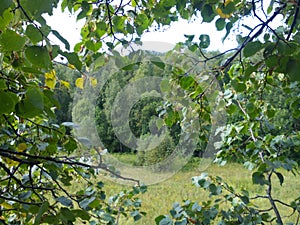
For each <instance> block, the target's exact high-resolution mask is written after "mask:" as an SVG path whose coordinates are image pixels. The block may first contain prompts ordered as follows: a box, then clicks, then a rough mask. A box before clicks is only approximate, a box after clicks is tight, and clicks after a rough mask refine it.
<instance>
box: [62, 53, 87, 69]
mask: <svg viewBox="0 0 300 225" xmlns="http://www.w3.org/2000/svg"><path fill="white" fill-rule="evenodd" d="M59 53H60V54H61V55H63V56H64V57H66V58H67V60H68V62H69V63H70V64H72V65H74V66H75V67H76V69H77V70H81V69H82V63H81V61H80V59H79V57H78V55H77V54H76V53H74V52H72V53H69V52H63V51H59Z"/></svg>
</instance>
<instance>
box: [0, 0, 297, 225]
mask: <svg viewBox="0 0 300 225" xmlns="http://www.w3.org/2000/svg"><path fill="white" fill-rule="evenodd" d="M57 7H60V8H61V10H62V11H68V12H69V13H72V14H73V13H76V16H77V20H82V19H84V20H85V24H84V26H83V27H82V29H81V31H80V34H81V40H80V42H79V43H77V44H76V45H75V46H74V49H71V46H70V44H69V42H68V40H67V39H66V38H65V37H63V36H62V35H61V34H60V33H59V32H58V31H56V30H53V29H52V28H51V27H50V26H49V25H48V24H47V21H46V20H45V18H44V16H45V15H52V13H53V10H54V9H55V8H57ZM299 9H300V1H299V0H282V1H274V0H270V1H264V0H251V1H250V0H242V1H237V0H226V1H221V0H160V1H156V0H150V1H144V0H130V1H123V0H120V1H116V0H97V1H96V0H62V1H59V0H2V1H1V3H0V102H1V106H0V115H1V116H0V122H1V126H0V137H1V139H0V157H1V158H0V223H2V224H34V225H36V224H43V223H48V224H82V223H89V224H123V223H125V221H126V220H127V218H131V219H130V220H128V221H130V223H131V224H132V223H134V224H135V223H139V222H144V223H145V224H158V225H165V224H168V225H171V224H176V225H179V224H299V220H300V196H299V194H298V193H293V196H289V197H292V198H293V200H292V201H290V202H286V199H279V198H277V197H276V190H275V189H277V188H286V187H283V184H284V182H285V181H286V178H287V177H288V176H289V175H288V174H290V173H292V174H293V176H295V178H294V179H298V178H299V166H298V163H299V161H300V160H299V159H300V131H299V130H300V126H299V124H300V123H299V122H300V99H299V98H300V95H299V89H300V87H299V81H300V75H299V71H300V47H299V45H300V33H299V27H300V15H299ZM180 19H183V20H187V21H192V20H195V19H197V21H198V20H199V21H201V22H202V23H210V24H211V25H212V26H215V27H216V29H217V30H218V31H222V30H225V31H226V34H225V36H224V37H223V40H220V42H221V41H223V42H224V41H225V40H227V39H228V38H229V37H232V36H234V37H235V38H236V41H237V43H238V46H237V47H236V48H234V49H229V50H227V51H225V52H212V51H209V50H208V49H209V46H210V44H211V43H210V36H209V35H208V34H205V33H203V34H201V35H200V36H199V38H198V39H196V38H195V35H194V34H185V38H186V40H185V42H180V43H177V44H176V46H175V47H174V49H172V50H170V51H168V52H166V53H157V52H155V51H143V50H134V46H136V45H142V41H141V40H142V37H143V34H144V33H146V32H151V31H154V30H162V29H164V28H166V27H168V26H171V25H172V23H173V22H175V21H178V20H180ZM199 29H201V23H200V22H199ZM53 37H56V38H57V40H58V41H60V42H61V44H62V46H64V47H62V46H59V45H56V44H54V42H53V41H52V38H53ZM195 39H196V40H195ZM119 46H122V47H123V48H126V49H129V52H130V53H129V54H128V55H126V56H122V55H121V54H120V53H119V52H118V51H117V50H116V49H117V48H118V47H119ZM112 61H113V62H114V64H115V65H110V63H111V62H112ZM65 62H66V63H65ZM132 62H134V63H132ZM114 66H116V67H117V68H119V71H118V72H117V73H115V74H113V75H112V74H109V70H107V71H106V73H107V74H105V72H104V75H105V76H107V77H109V79H108V80H105V82H106V83H105V84H102V83H103V82H104V80H99V79H98V78H97V77H95V76H94V75H93V74H92V73H91V72H92V71H98V70H101V69H102V68H106V69H107V68H114ZM145 77H150V78H151V77H152V78H153V77H160V78H161V79H162V82H161V84H160V85H159V86H160V89H161V91H162V92H164V93H165V94H166V95H167V96H169V99H173V98H174V99H176V97H178V96H179V95H180V98H182V99H183V100H186V102H188V105H184V104H181V105H179V104H178V105H176V104H174V103H172V102H171V101H163V102H160V101H159V100H157V99H156V98H150V97H145V98H143V100H142V101H140V102H138V103H136V104H135V105H134V106H133V108H132V109H131V112H130V118H129V121H123V122H128V123H129V125H130V129H131V130H132V132H133V134H134V136H140V137H141V139H140V142H139V141H138V142H137V143H134V144H133V145H132V146H134V148H129V147H128V146H127V147H126V146H125V145H124V144H122V143H121V141H120V140H119V139H118V138H117V136H116V134H115V133H114V132H116V131H117V132H120V133H122V132H124V130H123V129H124V127H123V126H122V125H120V126H119V127H118V128H117V129H119V130H114V129H113V121H112V118H111V115H112V114H111V113H112V110H113V109H114V108H113V104H112V103H113V102H114V101H115V98H116V97H117V96H118V93H120V92H121V93H122V91H123V90H124V87H125V86H126V85H127V84H128V83H129V84H130V83H131V84H132V83H133V82H134V81H135V80H138V79H142V78H145ZM99 84H102V86H103V88H102V90H101V92H100V93H99V96H97V100H96V103H95V115H94V117H93V118H91V117H89V114H88V113H86V112H88V108H87V106H86V104H87V99H85V98H89V96H85V98H83V99H81V101H79V102H77V104H76V105H74V106H73V108H72V98H73V97H74V96H76V95H79V96H81V95H80V94H81V93H82V92H84V91H85V90H86V89H92V90H93V89H96V88H97V87H99ZM203 84H206V85H203ZM144 85H145V86H150V84H144ZM213 85H218V86H219V87H220V90H214V91H216V92H214V95H213V96H214V99H212V98H211V97H209V96H208V95H209V94H208V92H209V90H210V89H216V88H214V86H213ZM140 88H142V89H143V88H145V87H142V86H141V87H140ZM179 89H180V90H181V92H177V91H176V90H179ZM82 96H83V95H82ZM129 98H130V96H129ZM128 101H129V100H128ZM212 101H215V102H218V105H217V107H216V108H212V105H211V102H212ZM116 110H119V111H122V110H123V109H122V108H116ZM71 111H72V112H71ZM79 111H80V112H82V113H80V114H76V112H79ZM215 111H223V112H225V113H226V117H227V121H226V124H222V125H220V126H218V127H217V128H216V130H213V129H212V127H213V125H214V123H215V122H214V117H213V116H212V115H213V114H214V113H215ZM195 113H196V115H197V121H195V120H193V117H192V114H193V115H194V114H195ZM72 114H73V118H72V117H71V115H72ZM85 114H86V117H84V116H83V115H85ZM76 115H77V116H78V115H80V117H79V118H76ZM153 116H154V117H156V118H159V119H158V120H156V122H155V123H154V122H153V121H152V118H153ZM121 118H123V117H120V118H119V119H121ZM217 119H220V118H217ZM72 120H73V121H74V120H80V121H84V124H85V125H86V126H80V129H83V131H84V132H86V133H87V134H89V132H91V130H90V126H91V124H92V123H96V128H97V131H96V132H95V133H93V134H92V135H90V136H97V135H99V136H100V138H101V140H102V142H103V143H102V144H103V145H102V146H95V145H93V144H91V140H88V139H86V138H84V137H78V136H76V135H75V134H76V129H78V127H77V126H78V124H75V123H72V122H70V121H72ZM121 122H122V121H121ZM121 122H120V124H123V123H121ZM193 122H195V123H199V124H200V125H199V130H197V131H196V132H194V130H189V129H190V127H191V123H193ZM151 129H152V130H155V132H156V133H157V134H160V133H162V129H166V130H168V135H167V136H165V138H164V139H163V141H162V142H161V143H160V145H158V146H155V147H154V148H153V149H151V151H145V152H143V151H144V150H145V149H147V148H149V146H150V147H151V146H152V145H153V144H156V143H153V140H151V139H149V135H150V133H151V132H152V130H151ZM182 131H189V132H186V133H184V134H185V135H187V136H185V137H184V138H185V139H187V140H189V139H193V138H195V137H196V139H197V147H196V150H195V151H194V152H193V154H194V156H193V157H196V158H197V157H204V156H206V155H207V152H206V150H207V148H208V147H207V146H210V144H213V146H214V148H215V149H217V151H216V152H215V154H213V155H209V156H210V157H212V158H213V160H214V162H215V163H217V164H219V165H220V166H224V165H225V164H227V163H228V164H230V163H238V164H241V165H243V166H244V167H246V168H247V169H248V170H250V171H252V180H249V183H251V184H253V185H258V186H261V187H262V189H263V190H264V191H265V194H263V193H257V192H255V191H254V192H253V191H251V190H247V189H246V188H243V187H235V186H234V185H231V184H229V183H227V182H226V177H221V176H211V175H208V174H207V173H202V174H201V175H199V176H194V177H193V178H192V181H193V184H194V186H196V187H198V188H202V189H204V190H206V191H207V192H208V193H209V197H210V198H209V200H207V201H204V200H203V201H202V202H201V203H199V202H197V200H196V199H191V200H184V201H183V203H182V204H180V203H175V204H174V205H173V208H172V209H170V210H169V212H170V213H169V215H159V214H163V212H157V213H158V215H155V217H156V218H151V219H152V220H151V221H143V219H144V218H143V217H144V216H145V215H146V213H147V209H145V208H143V205H142V199H143V195H141V194H143V193H145V192H146V190H147V188H146V187H145V186H143V185H142V182H143V181H140V180H137V179H135V178H133V177H130V176H124V175H123V174H122V172H120V171H118V170H117V168H114V167H113V166H112V165H110V164H109V163H108V162H107V161H106V160H105V156H106V155H105V153H106V151H107V150H106V149H104V148H107V149H108V152H109V153H115V154H120V153H122V152H123V153H124V152H126V153H127V154H128V153H130V154H133V155H135V156H136V160H135V162H134V164H135V165H136V166H147V165H152V164H156V163H159V162H160V161H162V160H164V158H166V157H168V156H169V155H172V151H173V150H174V149H175V147H176V145H178V143H180V138H179V136H180V135H182ZM215 135H219V136H220V138H219V140H217V141H216V140H215V139H213V140H214V141H213V143H209V142H210V140H212V139H210V137H211V136H215ZM132 138H133V137H129V138H128V139H130V140H128V143H132V140H133V139H132ZM148 140H150V141H148ZM155 140H156V141H154V142H159V141H160V140H159V137H156V139H155ZM151 141H152V142H151ZM205 149H206V150H205ZM191 151H192V149H185V150H183V151H182V152H181V153H180V154H182V155H184V154H185V152H189V153H190V152H191ZM176 154H177V152H176ZM178 154H179V153H178ZM95 162H96V163H95ZM174 163H176V162H174ZM156 169H157V171H155V172H156V173H157V174H161V173H163V172H165V171H164V170H166V168H164V167H161V166H158V167H157V168H156ZM167 172H168V171H167ZM103 176H104V177H112V179H115V180H118V179H121V180H124V181H126V182H129V183H130V184H131V185H132V187H131V188H129V187H125V188H124V191H121V192H120V193H118V194H115V195H113V196H111V197H108V196H107V192H106V191H105V189H104V184H105V181H103ZM99 180H101V181H99ZM276 182H277V183H278V182H279V184H278V186H276V185H277V184H276ZM274 187H276V188H274ZM294 191H295V192H299V190H294ZM162 198H164V196H162ZM199 199H201V198H200V196H199ZM287 199H288V200H290V198H287ZM262 202H263V203H262ZM283 208H286V209H288V212H290V213H289V214H286V212H287V211H286V210H283ZM144 211H145V212H144Z"/></svg>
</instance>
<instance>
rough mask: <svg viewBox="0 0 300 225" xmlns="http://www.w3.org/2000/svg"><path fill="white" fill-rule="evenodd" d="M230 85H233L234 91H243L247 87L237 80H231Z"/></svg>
mask: <svg viewBox="0 0 300 225" xmlns="http://www.w3.org/2000/svg"><path fill="white" fill-rule="evenodd" d="M231 85H232V86H233V88H234V90H236V92H244V91H245V90H246V89H247V86H246V84H244V83H242V82H238V81H237V80H232V81H231Z"/></svg>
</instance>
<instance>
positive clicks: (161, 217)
mask: <svg viewBox="0 0 300 225" xmlns="http://www.w3.org/2000/svg"><path fill="white" fill-rule="evenodd" d="M164 218H166V216H163V215H160V216H158V217H156V218H155V223H156V225H159V222H160V221H162V220H163V219H164Z"/></svg>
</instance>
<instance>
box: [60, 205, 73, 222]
mask: <svg viewBox="0 0 300 225" xmlns="http://www.w3.org/2000/svg"><path fill="white" fill-rule="evenodd" d="M60 213H61V217H62V220H63V221H65V222H67V223H66V224H69V223H68V222H74V221H75V220H76V218H75V215H74V214H73V211H71V210H70V209H68V208H61V209H60Z"/></svg>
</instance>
